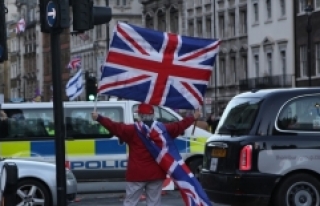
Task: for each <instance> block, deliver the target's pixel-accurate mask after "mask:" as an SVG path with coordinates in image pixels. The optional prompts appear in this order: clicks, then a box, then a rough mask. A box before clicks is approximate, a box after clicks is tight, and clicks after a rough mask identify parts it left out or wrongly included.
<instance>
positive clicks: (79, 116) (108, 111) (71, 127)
mask: <svg viewBox="0 0 320 206" xmlns="http://www.w3.org/2000/svg"><path fill="white" fill-rule="evenodd" d="M98 110H99V114H100V115H102V116H104V117H108V118H110V119H111V120H112V121H115V122H123V110H122V108H120V107H108V108H99V109H98ZM92 111H93V108H68V109H66V113H65V116H66V132H67V137H73V138H86V139H87V138H99V137H101V138H111V137H112V136H113V135H112V134H110V132H109V131H108V130H107V129H105V128H104V127H103V126H102V125H100V124H99V123H98V122H96V121H93V120H92V118H91V113H92Z"/></svg>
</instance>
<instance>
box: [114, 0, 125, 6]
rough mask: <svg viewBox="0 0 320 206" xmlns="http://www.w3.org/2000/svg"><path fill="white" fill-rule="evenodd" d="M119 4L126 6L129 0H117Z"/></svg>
mask: <svg viewBox="0 0 320 206" xmlns="http://www.w3.org/2000/svg"><path fill="white" fill-rule="evenodd" d="M116 4H117V6H126V5H127V0H117V3H116Z"/></svg>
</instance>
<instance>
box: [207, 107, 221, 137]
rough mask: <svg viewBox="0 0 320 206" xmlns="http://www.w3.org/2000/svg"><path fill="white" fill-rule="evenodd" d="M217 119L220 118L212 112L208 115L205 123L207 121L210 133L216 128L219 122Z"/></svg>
mask: <svg viewBox="0 0 320 206" xmlns="http://www.w3.org/2000/svg"><path fill="white" fill-rule="evenodd" d="M219 120H220V117H216V116H215V114H214V113H213V112H212V113H211V114H210V116H209V117H208V119H207V123H208V125H209V127H210V131H211V133H215V131H216V128H217V126H218V124H219Z"/></svg>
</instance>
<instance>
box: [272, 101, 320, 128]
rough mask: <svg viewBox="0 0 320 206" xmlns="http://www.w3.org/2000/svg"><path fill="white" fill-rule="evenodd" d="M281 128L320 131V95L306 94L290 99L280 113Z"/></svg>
mask: <svg viewBox="0 0 320 206" xmlns="http://www.w3.org/2000/svg"><path fill="white" fill-rule="evenodd" d="M277 127H278V129H281V130H292V131H309V132H310V131H317V132H319V131H320V96H305V97H299V98H296V99H293V100H292V101H289V102H288V103H287V104H286V105H285V106H284V107H283V109H282V110H281V111H280V113H279V117H278V119H277Z"/></svg>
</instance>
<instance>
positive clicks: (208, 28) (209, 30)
mask: <svg viewBox="0 0 320 206" xmlns="http://www.w3.org/2000/svg"><path fill="white" fill-rule="evenodd" d="M206 28H207V29H206V30H207V38H210V37H211V36H212V33H211V30H212V29H211V28H212V25H211V18H210V17H207V18H206Z"/></svg>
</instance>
